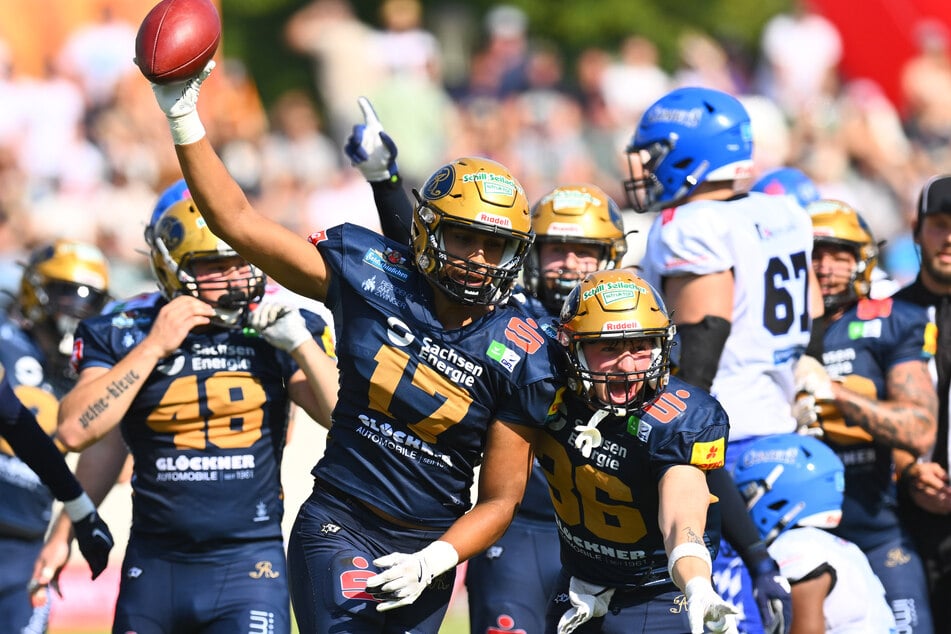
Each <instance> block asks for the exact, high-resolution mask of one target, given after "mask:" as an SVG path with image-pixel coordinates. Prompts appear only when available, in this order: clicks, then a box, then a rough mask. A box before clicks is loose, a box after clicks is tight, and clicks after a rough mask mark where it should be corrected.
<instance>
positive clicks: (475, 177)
mask: <svg viewBox="0 0 951 634" xmlns="http://www.w3.org/2000/svg"><path fill="white" fill-rule="evenodd" d="M462 182H463V183H482V186H483V188H484V189H485V193H486V194H501V195H504V196H514V195H515V193H516V192H517V191H519V190H520V189H521V188H520V187H519V186H518V184H517V183H516V182H515V181H514V180H512V179H511V178H509V177H508V176H503V175H501V174H491V173H489V172H477V173H475V174H465V175H464V176H463V177H462Z"/></svg>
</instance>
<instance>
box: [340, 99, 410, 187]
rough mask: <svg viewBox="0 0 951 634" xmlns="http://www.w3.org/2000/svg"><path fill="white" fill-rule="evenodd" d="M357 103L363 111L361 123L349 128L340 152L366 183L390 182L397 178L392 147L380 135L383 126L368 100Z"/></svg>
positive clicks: (389, 139) (385, 136)
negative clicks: (348, 134) (349, 131)
mask: <svg viewBox="0 0 951 634" xmlns="http://www.w3.org/2000/svg"><path fill="white" fill-rule="evenodd" d="M357 102H358V103H359V104H360V110H362V111H363V120H364V123H359V124H357V125H355V126H353V133H352V134H351V135H350V138H348V139H347V144H346V145H345V146H344V148H343V151H344V153H345V154H346V155H347V157H348V158H349V159H350V162H351V164H352V165H353V166H354V167H356V168H357V169H358V170H360V173H361V174H363V177H364V178H365V179H366V180H367V181H369V182H371V183H376V182H379V181H388V180H394V179H396V177H397V176H398V175H399V169H397V167H396V143H394V142H393V139H391V138H390V135H388V134H387V133H386V132H384V131H383V124H382V123H380V119H379V117H377V116H376V111H375V110H373V106H372V105H371V104H370V100H369V99H367V98H366V97H360V98H359V99H358V100H357Z"/></svg>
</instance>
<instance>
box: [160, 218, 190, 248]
mask: <svg viewBox="0 0 951 634" xmlns="http://www.w3.org/2000/svg"><path fill="white" fill-rule="evenodd" d="M157 233H158V235H159V238H161V240H162V242H164V243H165V248H166V249H168V250H169V251H174V250H175V249H176V248H178V245H180V244H181V243H182V240H184V239H185V226H184V225H183V224H182V223H181V221H179V219H178V218H175V217H174V216H166V217H164V218H162V221H161V222H160V223H159V226H158V231H157Z"/></svg>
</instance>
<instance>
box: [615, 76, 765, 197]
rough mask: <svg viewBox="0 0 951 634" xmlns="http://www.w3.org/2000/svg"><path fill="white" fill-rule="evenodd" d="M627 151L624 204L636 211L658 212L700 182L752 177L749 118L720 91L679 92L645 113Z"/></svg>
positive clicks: (729, 96)
mask: <svg viewBox="0 0 951 634" xmlns="http://www.w3.org/2000/svg"><path fill="white" fill-rule="evenodd" d="M626 151H627V155H628V156H627V158H628V168H629V171H630V178H629V179H628V180H625V181H624V189H625V191H626V193H627V197H628V202H629V203H630V205H631V207H632V208H633V209H634V211H636V212H645V211H657V210H659V209H661V208H663V207H669V206H671V205H673V204H676V203H678V202H679V201H681V200H682V199H684V198H686V197H687V196H689V195H690V194H691V193H692V192H693V191H694V190H695V189H696V188H697V186H699V185H700V184H702V183H705V182H713V181H725V182H732V181H735V180H739V179H743V178H748V177H749V176H750V175H751V174H752V170H753V160H752V155H753V132H752V127H751V125H750V118H749V114H748V113H747V112H746V108H745V107H744V106H743V104H741V103H740V102H739V100H737V99H736V98H735V97H733V96H731V95H728V94H726V93H724V92H720V91H718V90H713V89H710V88H697V87H685V88H678V89H677V90H674V91H671V92H670V93H668V94H666V95H665V96H663V97H661V98H660V99H658V100H657V101H656V102H654V104H652V105H651V106H650V107H649V108H648V109H647V111H646V112H645V113H644V115H643V116H642V117H641V120H640V123H639V124H638V127H637V130H636V131H635V133H634V137H633V139H631V142H630V144H629V145H628V147H627V150H626Z"/></svg>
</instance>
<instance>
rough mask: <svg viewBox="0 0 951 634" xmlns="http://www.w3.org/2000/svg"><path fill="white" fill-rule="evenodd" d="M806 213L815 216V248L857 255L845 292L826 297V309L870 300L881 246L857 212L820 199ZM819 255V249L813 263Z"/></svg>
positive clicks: (844, 205)
mask: <svg viewBox="0 0 951 634" xmlns="http://www.w3.org/2000/svg"><path fill="white" fill-rule="evenodd" d="M807 210H808V211H809V213H810V216H811V217H812V234H813V244H814V246H815V247H822V246H828V247H830V248H831V249H847V250H849V251H850V252H851V253H852V254H853V255H854V256H855V267H854V268H853V270H852V272H851V274H850V275H849V277H848V281H847V284H846V287H845V290H843V291H842V292H840V293H833V294H825V293H824V294H823V297H822V301H823V303H824V305H825V307H826V310H834V309H837V308H840V307H842V306H845V305H848V304H852V303H854V302H857V301H858V300H860V299H863V298H865V297H868V295H869V291H870V290H871V287H872V273H873V272H874V270H875V266H876V265H877V264H878V253H879V246H880V245H879V244H878V243H877V242H876V241H875V238H874V237H873V236H872V232H871V230H870V229H869V227H868V224H866V222H865V220H863V219H862V217H861V216H860V215H859V213H858V212H857V211H856V210H855V209H853V208H852V207H851V206H849V205H847V204H846V203H844V202H841V201H838V200H818V201H815V202H813V203H811V204H810V205H809V206H808V207H807ZM818 253H819V251H818V250H814V251H813V262H815V260H816V259H817V258H816V255H817V254H818ZM817 274H818V271H817ZM820 282H821V280H820Z"/></svg>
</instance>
